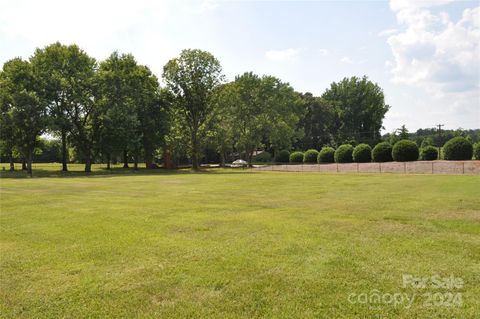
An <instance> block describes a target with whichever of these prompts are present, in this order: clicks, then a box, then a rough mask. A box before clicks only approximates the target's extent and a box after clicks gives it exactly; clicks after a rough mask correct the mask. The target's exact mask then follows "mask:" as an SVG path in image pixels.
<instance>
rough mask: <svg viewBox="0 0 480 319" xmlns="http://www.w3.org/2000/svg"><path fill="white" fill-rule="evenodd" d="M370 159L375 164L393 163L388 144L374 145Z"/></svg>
mask: <svg viewBox="0 0 480 319" xmlns="http://www.w3.org/2000/svg"><path fill="white" fill-rule="evenodd" d="M372 159H373V161H374V162H377V163H380V162H391V161H393V158H392V145H391V144H390V143H388V142H381V143H378V144H377V145H375V147H374V148H373V150H372Z"/></svg>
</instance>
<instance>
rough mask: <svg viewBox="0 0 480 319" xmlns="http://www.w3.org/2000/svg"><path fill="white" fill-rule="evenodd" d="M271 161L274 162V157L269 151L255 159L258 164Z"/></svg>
mask: <svg viewBox="0 0 480 319" xmlns="http://www.w3.org/2000/svg"><path fill="white" fill-rule="evenodd" d="M271 160H272V155H271V154H270V153H269V152H267V151H263V152H261V153H260V154H258V155H256V156H255V157H254V158H253V161H254V162H257V163H268V162H270V161H271Z"/></svg>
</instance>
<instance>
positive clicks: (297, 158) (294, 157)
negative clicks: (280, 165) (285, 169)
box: [290, 152, 303, 163]
mask: <svg viewBox="0 0 480 319" xmlns="http://www.w3.org/2000/svg"><path fill="white" fill-rule="evenodd" d="M290 163H303V152H293V153H292V154H290Z"/></svg>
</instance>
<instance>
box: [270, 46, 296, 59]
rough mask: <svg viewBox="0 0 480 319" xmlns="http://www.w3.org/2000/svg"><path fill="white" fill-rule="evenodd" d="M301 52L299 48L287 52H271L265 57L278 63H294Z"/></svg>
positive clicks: (286, 50) (289, 49)
mask: <svg viewBox="0 0 480 319" xmlns="http://www.w3.org/2000/svg"><path fill="white" fill-rule="evenodd" d="M301 51H302V50H301V49H298V48H297V49H294V48H288V49H285V50H269V51H267V52H265V56H266V57H267V59H269V60H271V61H276V62H285V61H294V60H295V59H296V58H297V57H298V55H299V53H300V52H301Z"/></svg>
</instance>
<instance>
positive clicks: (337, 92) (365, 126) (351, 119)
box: [322, 76, 390, 143]
mask: <svg viewBox="0 0 480 319" xmlns="http://www.w3.org/2000/svg"><path fill="white" fill-rule="evenodd" d="M322 98H323V99H324V100H326V101H327V102H328V103H330V104H331V105H333V107H334V109H335V113H336V128H335V131H336V134H335V135H336V140H337V143H342V142H344V141H348V140H355V141H357V142H364V143H374V142H375V141H377V140H379V138H380V130H381V129H382V127H383V126H382V123H383V119H384V117H385V113H387V111H388V110H389V108H390V106H388V105H387V104H385V99H384V95H383V91H382V89H381V88H380V87H379V86H378V85H377V84H376V83H373V82H371V81H369V80H368V78H367V77H366V76H364V77H363V78H358V77H355V76H354V77H351V78H344V79H343V80H342V81H340V82H338V83H336V82H333V83H332V84H331V85H330V88H328V89H327V90H326V91H325V93H323V95H322Z"/></svg>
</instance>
